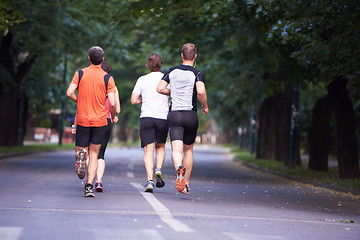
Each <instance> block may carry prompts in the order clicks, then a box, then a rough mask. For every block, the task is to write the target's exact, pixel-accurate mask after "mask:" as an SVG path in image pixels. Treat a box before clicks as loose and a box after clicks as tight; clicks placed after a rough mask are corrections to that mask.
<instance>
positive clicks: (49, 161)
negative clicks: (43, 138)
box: [0, 146, 360, 240]
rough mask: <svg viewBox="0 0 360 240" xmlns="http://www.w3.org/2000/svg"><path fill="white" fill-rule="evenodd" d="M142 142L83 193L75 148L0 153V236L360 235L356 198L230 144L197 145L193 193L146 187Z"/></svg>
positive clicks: (113, 153) (26, 239) (105, 239)
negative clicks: (246, 163) (242, 157)
mask: <svg viewBox="0 0 360 240" xmlns="http://www.w3.org/2000/svg"><path fill="white" fill-rule="evenodd" d="M142 156H143V152H142V149H141V148H112V149H109V150H108V152H107V153H106V156H105V157H106V162H107V168H106V171H105V177H104V183H103V184H104V190H105V192H104V193H96V197H95V198H85V197H83V183H82V182H81V180H80V179H78V178H77V176H76V174H75V171H74V168H73V165H74V153H73V152H72V151H57V152H46V153H33V154H29V155H23V156H19V157H12V158H5V159H0V184H1V187H0V240H42V239H44V240H45V239H46V240H72V239H74V240H75V239H76V240H81V239H87V240H115V239H116V240H117V239H126V240H128V239H130V240H131V239H134V240H135V239H136V240H137V239H141V240H143V239H146V240H152V239H154V240H167V239H170V240H172V239H183V240H192V239H196V240H207V239H216V240H218V239H219V240H268V239H271V240H283V239H284V240H285V239H286V240H288V239H289V240H319V239H320V240H325V239H326V240H359V239H360V203H359V200H355V199H354V198H351V197H350V196H346V195H344V194H338V193H336V192H334V191H328V190H326V189H321V188H316V187H312V186H307V185H305V184H297V183H296V182H291V181H287V180H284V179H282V178H280V177H276V176H272V175H270V174H264V173H262V172H259V171H255V170H251V169H247V168H245V167H243V166H241V165H240V164H238V163H234V162H233V161H232V157H231V155H230V154H229V151H228V150H227V149H224V148H220V147H216V146H196V148H195V166H194V171H193V175H192V178H191V184H190V194H188V195H183V194H180V193H178V192H177V191H176V189H175V183H174V178H175V176H174V169H173V167H172V163H171V158H170V151H169V149H168V150H167V157H166V162H165V167H164V169H163V173H164V175H165V182H166V185H165V187H164V188H162V189H155V192H154V193H153V194H151V193H145V192H144V184H145V180H146V179H145V170H144V166H143V159H142Z"/></svg>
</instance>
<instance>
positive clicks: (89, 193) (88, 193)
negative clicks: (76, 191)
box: [84, 183, 95, 197]
mask: <svg viewBox="0 0 360 240" xmlns="http://www.w3.org/2000/svg"><path fill="white" fill-rule="evenodd" d="M84 196H85V197H95V194H94V186H93V185H92V184H90V183H87V184H85V188H84Z"/></svg>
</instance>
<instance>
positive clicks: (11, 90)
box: [0, 32, 35, 146]
mask: <svg viewBox="0 0 360 240" xmlns="http://www.w3.org/2000/svg"><path fill="white" fill-rule="evenodd" d="M12 40H13V34H12V33H11V32H9V33H7V34H6V35H4V36H3V37H2V42H1V45H0V67H1V68H3V69H4V70H2V71H0V72H1V73H4V74H0V77H1V81H0V84H1V86H0V89H1V92H0V109H1V111H0V146H16V145H22V141H23V138H24V136H23V135H24V134H23V123H22V126H21V128H19V114H20V111H21V113H22V115H21V118H22V119H27V109H24V107H25V106H20V89H21V85H22V82H23V79H24V77H25V76H26V74H27V73H28V72H29V70H30V68H31V67H32V65H33V64H34V62H35V57H26V58H25V59H24V60H23V61H22V62H21V63H20V64H19V63H17V64H15V63H14V59H16V58H14V57H13V56H12V53H13V52H15V51H14V49H12V48H11V46H12ZM15 65H17V68H15ZM19 133H20V136H18V134H19Z"/></svg>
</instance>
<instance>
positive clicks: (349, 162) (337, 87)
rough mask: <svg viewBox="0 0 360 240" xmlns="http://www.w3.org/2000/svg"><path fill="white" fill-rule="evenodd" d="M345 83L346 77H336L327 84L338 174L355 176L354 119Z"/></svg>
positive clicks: (356, 161) (348, 176)
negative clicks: (334, 132) (333, 124)
mask: <svg viewBox="0 0 360 240" xmlns="http://www.w3.org/2000/svg"><path fill="white" fill-rule="evenodd" d="M346 85H347V80H346V79H344V78H342V77H336V78H335V80H334V81H333V82H332V83H330V85H329V86H328V92H329V96H330V100H331V102H332V104H333V108H334V111H335V119H336V135H337V144H338V149H337V159H338V163H339V176H340V177H341V178H356V177H360V170H359V159H358V150H357V139H356V121H355V113H354V108H353V104H352V102H351V99H350V97H349V95H348V92H347V89H346Z"/></svg>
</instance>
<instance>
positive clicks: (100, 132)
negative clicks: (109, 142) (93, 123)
mask: <svg viewBox="0 0 360 240" xmlns="http://www.w3.org/2000/svg"><path fill="white" fill-rule="evenodd" d="M105 131H106V126H103V127H83V126H80V125H77V126H76V136H75V146H77V147H83V148H85V147H88V146H89V144H90V143H91V144H101V143H102V141H103V139H104V135H105Z"/></svg>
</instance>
